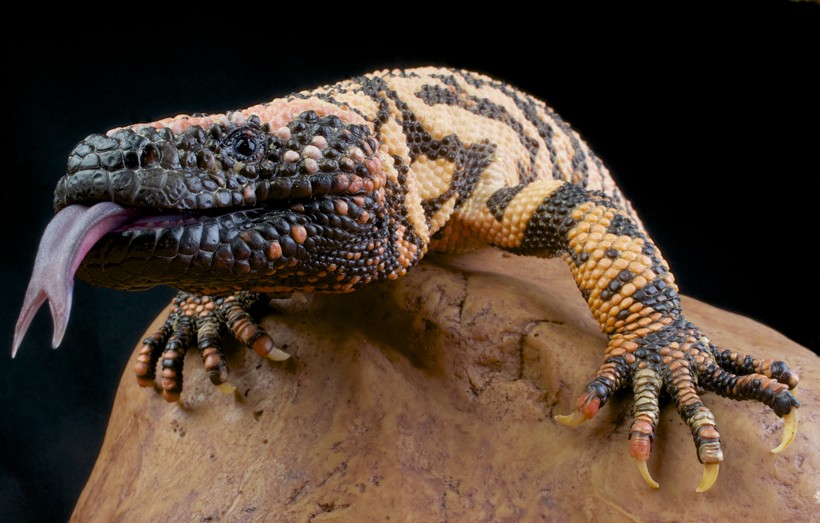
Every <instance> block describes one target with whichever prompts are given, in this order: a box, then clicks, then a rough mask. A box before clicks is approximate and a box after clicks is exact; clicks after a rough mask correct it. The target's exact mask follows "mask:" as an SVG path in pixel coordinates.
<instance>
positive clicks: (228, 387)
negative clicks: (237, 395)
mask: <svg viewBox="0 0 820 523" xmlns="http://www.w3.org/2000/svg"><path fill="white" fill-rule="evenodd" d="M216 388H217V389H219V392H221V393H222V394H233V392H234V391H235V390H236V385H232V384H231V383H229V382H227V381H226V382H225V383H220V384H219V385H217V386H216Z"/></svg>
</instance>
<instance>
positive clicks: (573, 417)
mask: <svg viewBox="0 0 820 523" xmlns="http://www.w3.org/2000/svg"><path fill="white" fill-rule="evenodd" d="M587 419H588V418H587V417H586V416H584V414H583V413H582V412H581V411H579V410H575V411H573V412H572V414H566V415H564V414H559V415H557V416H555V421H557V422H558V423H560V424H561V425H565V426H567V427H577V426H578V425H580V424H581V423H583V422H585V421H586V420H587Z"/></svg>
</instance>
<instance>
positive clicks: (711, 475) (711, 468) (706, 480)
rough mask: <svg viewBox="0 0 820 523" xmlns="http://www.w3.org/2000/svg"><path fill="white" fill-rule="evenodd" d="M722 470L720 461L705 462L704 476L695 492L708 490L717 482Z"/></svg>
mask: <svg viewBox="0 0 820 523" xmlns="http://www.w3.org/2000/svg"><path fill="white" fill-rule="evenodd" d="M719 470H720V463H704V464H703V477H702V478H701V480H700V485H698V488H696V489H695V492H706V491H707V490H709V489H710V488H712V485H714V484H715V481H717V477H718V471H719Z"/></svg>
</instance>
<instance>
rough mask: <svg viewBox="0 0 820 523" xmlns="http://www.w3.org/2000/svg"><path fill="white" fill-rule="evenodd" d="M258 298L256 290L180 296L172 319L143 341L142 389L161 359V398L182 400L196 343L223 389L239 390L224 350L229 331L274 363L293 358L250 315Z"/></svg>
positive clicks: (139, 357) (139, 365)
mask: <svg viewBox="0 0 820 523" xmlns="http://www.w3.org/2000/svg"><path fill="white" fill-rule="evenodd" d="M259 299H260V294H259V293H255V292H237V293H235V294H231V295H227V296H221V297H212V296H202V295H195V294H189V293H186V292H180V293H179V294H177V295H176V297H175V298H174V300H173V302H172V304H173V309H172V310H171V313H170V314H169V315H168V319H167V320H165V323H164V324H163V325H162V327H160V328H159V329H158V330H157V331H156V332H154V333H153V334H151V335H150V336H148V337H147V338H145V340H144V341H143V345H142V347H141V348H140V351H139V354H138V355H137V362H136V364H135V365H134V372H135V373H136V375H137V383H139V385H140V386H142V387H151V386H153V384H154V382H155V381H156V368H157V362H159V361H160V360H161V361H162V365H161V367H162V370H161V374H160V380H159V384H160V387H161V388H162V396H163V398H165V400H166V401H169V402H171V401H176V400H178V399H179V395H180V393H181V392H182V367H183V363H184V360H185V354H186V353H187V352H188V349H189V348H191V346H192V345H194V344H195V345H196V347H197V348H198V349H199V352H200V354H201V355H202V360H203V362H204V365H205V371H206V372H207V373H208V377H209V378H210V380H211V382H212V383H213V384H214V385H216V386H217V387H218V388H219V390H220V391H222V392H225V393H232V392H233V391H234V390H235V389H236V388H235V387H234V386H233V385H231V384H230V383H229V382H228V364H227V363H226V362H225V356H224V354H223V353H222V344H221V337H222V335H223V333H224V331H225V330H227V331H228V332H230V334H231V335H232V336H233V337H234V338H236V339H237V340H239V341H241V342H242V343H244V344H245V345H247V346H248V347H250V348H251V349H253V350H254V352H256V353H257V354H259V355H260V356H264V357H267V358H269V359H271V360H273V361H283V360H286V359H288V358H289V357H290V355H289V354H288V353H286V352H284V351H282V350H280V349H278V348H277V347H276V346H275V345H274V342H273V339H272V338H271V337H270V335H269V334H268V333H267V332H265V330H264V329H263V328H262V327H260V326H259V325H258V324H257V323H256V322H254V321H253V318H251V316H250V314H249V313H248V311H249V309H250V308H251V307H252V306H253V305H254V304H256V303H257V302H258V301H259Z"/></svg>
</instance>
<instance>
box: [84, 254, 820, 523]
mask: <svg viewBox="0 0 820 523" xmlns="http://www.w3.org/2000/svg"><path fill="white" fill-rule="evenodd" d="M281 303H282V304H281V307H280V310H279V311H277V312H273V313H272V314H270V315H268V316H267V318H266V319H265V321H264V322H263V324H264V325H265V326H266V328H268V330H269V332H271V333H272V334H273V335H274V338H275V339H276V340H277V342H278V344H279V345H280V346H282V347H284V348H285V349H286V350H288V351H289V352H291V353H292V354H293V355H294V357H293V358H292V359H291V360H290V361H289V362H286V363H284V364H276V363H273V362H269V361H262V360H261V359H260V358H259V357H258V356H256V354H254V353H253V352H251V351H249V350H246V349H242V348H240V347H235V348H233V349H231V350H230V354H229V360H228V361H229V364H230V366H231V381H232V382H233V383H234V384H235V385H236V386H237V387H238V392H237V393H236V394H235V395H234V396H230V395H223V394H221V393H219V392H218V391H217V390H216V389H215V388H214V387H213V386H212V385H211V384H210V382H209V381H208V380H207V378H206V376H205V374H204V371H203V369H202V363H201V360H200V359H199V357H198V355H196V354H195V351H194V352H192V353H190V354H189V355H188V358H187V360H186V372H185V390H184V391H183V395H182V400H181V402H180V403H178V404H170V405H169V404H167V403H166V402H165V401H163V400H162V398H161V397H160V396H159V395H158V394H156V393H155V392H154V391H152V390H150V389H148V390H145V389H141V388H139V387H137V385H136V384H135V382H134V378H133V376H132V373H131V370H130V368H129V369H128V370H127V371H126V372H125V373H124V376H123V379H122V381H121V384H120V388H119V391H118V393H117V399H116V402H115V405H114V409H113V413H112V416H111V420H110V422H109V427H108V430H107V433H106V437H105V442H104V445H103V448H102V451H101V453H100V456H99V459H98V461H97V464H96V466H95V468H94V471H93V473H92V474H91V478H90V479H89V481H88V484H87V485H86V487H85V490H84V491H83V493H82V496H81V498H80V500H79V501H78V503H77V506H76V508H75V512H74V515H73V516H72V521H83V522H85V521H198V522H204V521H226V522H233V521H317V522H318V521H402V522H403V521H431V522H438V521H488V522H489V521H493V522H495V521H592V520H597V521H613V522H618V521H649V522H652V521H743V520H749V521H809V520H810V519H811V517H812V514H814V515H815V516H816V514H817V512H818V509H820V504H819V503H820V473H818V470H820V459H818V446H817V443H816V442H817V441H818V440H820V423H818V421H820V409H818V404H820V399H818V385H817V384H818V380H820V365H819V364H818V362H819V359H818V358H817V357H816V356H815V355H813V354H812V353H811V352H809V351H808V350H807V349H805V348H802V347H800V346H798V345H796V344H794V343H793V342H791V341H789V340H788V339H786V338H785V337H783V336H782V335H780V334H778V333H776V332H774V331H773V330H771V329H769V328H767V327H765V326H763V325H760V324H758V323H755V322H754V321H752V320H749V319H746V318H743V317H740V316H737V315H734V314H731V313H727V312H724V311H720V310H718V309H715V308H713V307H710V306H708V305H705V304H703V303H699V302H697V301H695V300H692V299H685V302H684V307H685V311H686V313H687V317H688V318H689V319H690V320H691V321H693V322H694V323H696V324H697V325H699V326H700V327H701V328H703V329H704V331H706V332H707V333H708V334H709V335H710V337H711V338H712V339H713V340H714V341H716V342H717V343H719V344H722V345H725V346H727V347H728V346H731V347H734V348H736V349H737V350H739V351H741V352H752V353H756V354H766V355H768V356H770V357H775V358H778V359H785V360H787V361H788V362H789V364H790V365H791V367H792V369H794V370H796V371H797V372H798V373H799V374H800V376H801V379H802V382H801V386H800V388H799V393H798V394H799V395H798V397H799V399H800V401H801V402H802V403H803V406H802V407H801V409H800V430H799V432H798V435H797V437H796V438H795V441H794V442H793V443H792V446H791V447H790V448H788V449H787V450H786V451H784V452H783V453H781V454H780V455H772V454H770V453H769V449H771V448H773V447H774V446H776V445H777V444H778V442H779V438H780V433H781V427H782V421H781V420H780V419H779V418H777V417H776V416H775V415H774V414H773V413H771V411H770V410H769V409H768V408H766V407H764V406H763V405H761V404H758V403H751V402H734V401H730V400H726V399H723V398H720V397H718V396H716V395H714V394H708V395H705V402H706V403H707V405H709V406H710V408H711V409H712V410H713V412H714V413H715V416H716V417H717V420H718V427H719V429H720V432H721V435H722V441H723V446H724V454H725V456H726V461H725V462H724V465H722V466H721V472H720V478H719V479H718V482H717V484H716V485H715V486H714V487H713V488H712V489H711V490H710V491H709V492H707V493H704V494H696V493H695V492H694V490H695V487H696V486H697V484H698V482H699V480H700V474H701V466H700V464H699V463H698V461H697V458H696V455H695V450H694V447H693V444H692V438H691V435H690V434H689V432H688V429H687V428H686V426H685V425H684V424H683V423H682V422H681V421H680V419H679V417H678V415H677V413H676V411H675V409H674V407H673V406H672V405H669V404H666V403H665V405H666V406H665V407H664V408H663V409H662V412H661V420H662V424H661V426H660V427H659V433H658V439H657V441H656V444H655V448H654V451H653V456H652V459H651V460H650V463H649V470H650V472H651V473H652V475H653V476H654V478H655V479H656V480H657V481H658V482H659V483H660V484H661V488H660V490H657V491H654V490H652V489H651V488H649V487H648V486H647V485H646V484H645V483H644V482H643V480H642V479H641V477H640V476H639V475H638V472H637V470H636V467H635V465H634V463H633V461H632V460H631V458H630V457H629V454H628V441H627V433H628V432H627V431H628V427H629V422H628V419H629V411H630V398H629V394H620V395H618V396H617V397H615V398H614V399H613V400H612V401H610V403H609V404H608V405H607V406H606V407H605V408H604V409H602V411H601V412H599V413H598V415H597V417H596V418H595V419H593V420H591V421H589V422H587V423H585V424H583V425H581V426H580V427H577V428H567V427H564V426H561V425H559V424H557V423H556V422H555V421H554V420H553V419H552V416H553V415H555V414H557V413H567V412H569V411H570V410H571V408H572V407H573V405H574V402H575V398H576V397H577V395H578V394H579V393H580V392H581V390H582V389H583V387H584V386H585V384H586V383H587V382H588V380H589V379H591V377H592V376H593V375H594V372H595V370H596V369H597V367H598V365H599V364H600V362H601V358H602V354H603V350H604V343H605V341H604V337H603V335H601V334H600V333H599V332H598V329H597V326H596V325H595V323H594V322H593V320H592V318H591V316H590V313H589V311H588V310H587V308H586V305H585V304H584V302H583V300H582V299H581V297H580V295H579V293H578V291H577V289H576V288H575V286H574V284H573V282H572V279H571V277H570V276H569V272H568V270H567V269H566V267H565V266H564V264H563V263H562V262H560V261H557V260H551V261H544V260H537V259H526V258H517V257H513V256H510V255H507V254H503V253H501V252H499V251H495V250H491V249H487V250H482V251H478V252H476V253H472V254H468V255H464V256H459V257H436V256H430V257H429V258H428V259H427V260H425V262H424V263H423V264H422V265H421V266H419V267H418V268H416V269H414V270H413V271H411V273H410V274H409V275H408V276H407V277H405V278H403V279H401V280H399V281H397V282H393V283H390V284H386V285H378V286H373V287H372V288H367V289H363V290H361V291H359V292H356V293H353V294H350V295H344V296H308V297H306V298H304V297H297V298H294V299H292V300H283V301H282V302H281ZM132 362H133V358H132Z"/></svg>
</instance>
